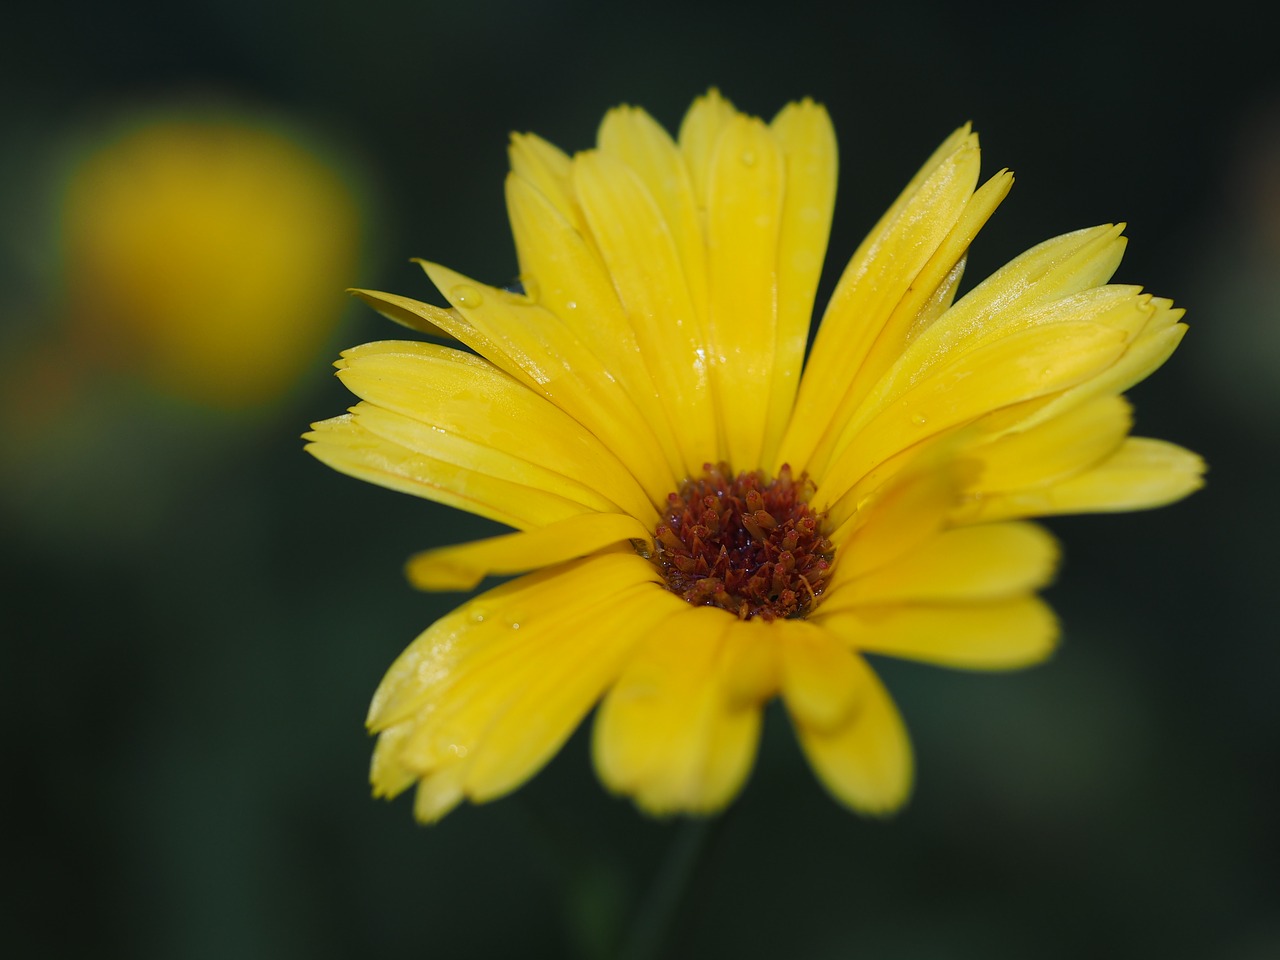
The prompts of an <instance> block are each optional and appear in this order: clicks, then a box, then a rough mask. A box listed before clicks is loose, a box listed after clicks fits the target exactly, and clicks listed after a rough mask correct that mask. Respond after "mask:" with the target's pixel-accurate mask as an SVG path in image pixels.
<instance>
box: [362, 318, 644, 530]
mask: <svg viewBox="0 0 1280 960" xmlns="http://www.w3.org/2000/svg"><path fill="white" fill-rule="evenodd" d="M338 366H339V373H338V376H339V378H340V379H341V380H342V382H343V383H344V384H345V385H346V386H347V387H348V389H350V390H351V392H352V393H354V394H356V396H358V397H361V398H363V399H364V400H366V401H368V402H369V403H371V404H373V405H375V406H377V407H379V408H382V411H371V410H368V409H366V408H364V407H359V408H357V416H356V419H357V421H359V422H360V423H361V424H362V425H363V426H364V427H366V428H367V429H369V430H371V431H374V432H377V433H379V434H380V435H382V436H385V437H386V438H388V439H391V440H394V441H395V442H397V443H399V444H400V445H402V446H404V447H406V448H408V449H411V450H415V451H417V452H418V453H422V454H426V455H429V456H433V457H435V458H437V459H441V460H446V461H448V462H451V463H455V464H458V465H459V466H464V467H469V468H470V469H472V470H477V471H483V472H488V473H490V474H492V475H494V476H500V477H505V478H507V479H511V480H516V481H518V482H521V483H525V484H528V485H535V486H540V487H541V488H542V489H545V490H547V491H549V492H553V493H557V494H558V495H560V496H563V497H565V498H566V499H571V500H574V501H575V502H579V503H582V504H584V505H586V506H590V507H592V508H593V509H596V510H601V511H602V512H614V511H615V510H621V511H623V512H628V513H631V514H632V515H633V516H636V517H637V518H639V519H642V520H643V521H644V523H645V524H646V525H652V524H653V523H656V521H657V514H656V512H655V511H654V510H653V507H652V505H651V502H650V500H649V498H648V496H647V495H646V494H645V491H644V490H643V489H642V488H641V487H640V485H639V484H638V483H637V482H636V479H635V477H634V476H633V475H632V474H631V473H630V472H628V471H627V469H626V468H625V467H624V466H623V465H622V464H621V463H619V462H618V459H617V457H616V456H614V454H613V452H612V451H611V450H610V449H609V448H607V447H606V446H605V445H604V444H602V443H601V442H600V441H599V440H598V439H597V438H596V437H595V436H594V435H592V434H591V433H590V432H588V431H587V430H586V429H585V428H584V427H583V426H582V425H581V424H580V423H578V422H576V421H574V420H573V419H572V418H570V417H569V416H568V415H566V414H565V413H564V412H563V411H562V410H560V409H558V408H557V407H556V406H555V404H553V403H551V402H549V401H548V400H546V399H545V398H543V397H541V396H539V395H538V394H536V393H534V392H532V391H530V390H529V389H527V388H526V387H524V386H523V385H522V384H520V383H518V382H516V381H515V380H513V379H512V378H511V377H509V376H507V375H506V374H504V373H502V372H501V371H499V370H497V369H495V368H494V367H493V366H492V365H491V364H489V363H487V362H486V361H484V360H482V359H481V358H479V357H475V356H472V355H471V354H467V353H463V352H461V351H458V350H452V349H449V348H447V347H442V346H438V345H435V344H429V343H413V342H403V341H398V342H381V343H370V344H365V345H364V346H360V347H356V348H354V349H351V350H347V351H345V352H344V353H343V355H342V360H341V361H339V363H338ZM383 411H385V412H383ZM388 414H394V415H395V416H394V417H390V416H388ZM504 470H505V471H506V472H503V471H504ZM535 476H536V477H538V478H541V479H535Z"/></svg>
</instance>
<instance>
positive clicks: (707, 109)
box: [679, 87, 738, 209]
mask: <svg viewBox="0 0 1280 960" xmlns="http://www.w3.org/2000/svg"><path fill="white" fill-rule="evenodd" d="M736 116H738V112H737V111H736V110H734V108H733V104H731V103H730V102H729V101H728V100H726V99H725V98H724V97H722V96H721V95H720V91H719V90H716V89H715V88H714V87H713V88H712V89H711V90H709V91H707V93H706V95H705V96H701V97H699V98H698V99H697V100H695V101H693V105H692V106H691V107H689V110H688V112H687V113H685V115H684V120H683V121H682V122H681V124H680V138H679V139H680V152H681V153H682V154H683V155H684V160H685V164H686V165H687V166H688V169H689V174H690V179H692V181H693V188H694V191H695V193H696V195H697V198H698V205H699V206H700V207H702V208H703V209H705V208H706V206H707V195H708V193H709V190H708V184H709V183H710V181H711V158H712V156H713V155H714V154H715V149H716V144H717V143H718V142H719V140H720V134H721V133H722V132H723V130H724V128H725V126H726V125H727V124H728V123H729V121H731V120H732V119H733V118H734V117H736Z"/></svg>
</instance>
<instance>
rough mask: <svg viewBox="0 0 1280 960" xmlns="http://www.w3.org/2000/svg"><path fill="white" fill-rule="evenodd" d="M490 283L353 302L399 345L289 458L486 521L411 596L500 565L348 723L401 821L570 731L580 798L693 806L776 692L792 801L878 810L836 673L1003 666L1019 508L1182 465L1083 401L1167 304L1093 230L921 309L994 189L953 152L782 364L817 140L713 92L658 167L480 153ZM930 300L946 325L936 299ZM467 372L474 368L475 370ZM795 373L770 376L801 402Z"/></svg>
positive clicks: (1044, 648)
mask: <svg viewBox="0 0 1280 960" xmlns="http://www.w3.org/2000/svg"><path fill="white" fill-rule="evenodd" d="M511 167H512V169H511V174H510V175H509V177H508V179H507V204H508V208H509V211H510V216H511V223H512V228H513V230H514V234H515V241H516V247H517V251H518V254H519V260H520V273H521V280H522V282H523V287H524V292H523V293H514V292H510V291H507V290H503V289H499V288H496V287H492V286H486V285H485V284H483V283H480V282H479V281H476V280H471V279H468V278H467V277H464V276H461V275H459V274H457V273H454V272H453V271H451V270H449V269H447V268H445V267H442V266H439V265H437V264H434V263H424V264H423V267H424V269H425V270H426V273H427V275H428V277H430V279H431V280H432V282H433V283H434V284H435V285H436V286H437V287H438V288H439V289H440V291H442V292H443V294H444V296H445V297H446V298H447V299H448V301H449V303H450V304H451V307H450V308H448V309H442V308H439V307H434V306H430V305H428V304H425V303H421V302H418V301H416V300H411V299H408V298H406V297H401V296H396V295H393V294H386V293H376V292H372V291H358V293H359V295H360V296H361V297H362V298H363V299H365V300H366V301H368V302H369V303H371V304H372V305H374V306H375V307H376V308H377V309H379V310H380V311H381V312H383V313H384V314H386V315H387V316H389V317H390V318H392V319H394V320H397V321H399V322H401V323H403V324H405V325H408V326H410V327H417V328H418V329H420V330H422V331H424V332H427V333H429V334H432V335H436V336H445V337H452V338H455V339H456V340H457V341H459V342H460V343H461V344H463V345H465V346H466V347H469V348H470V349H471V350H473V351H474V353H471V352H466V351H463V350H460V349H455V348H454V347H449V346H438V345H435V344H430V343H423V342H394V341H393V342H382V343H372V344H366V345H365V346H362V347H357V348H355V349H353V350H349V351H347V352H346V353H344V354H343V358H342V360H341V361H340V362H339V363H338V367H339V376H340V377H341V379H342V381H343V382H344V383H345V384H346V385H347V386H348V387H349V388H350V389H351V390H352V391H353V392H354V393H355V394H356V395H357V396H359V397H360V398H361V402H360V403H358V404H357V405H356V406H355V407H354V408H352V410H351V412H350V413H349V414H347V415H344V416H341V417H337V418H334V419H331V420H326V421H323V422H321V423H317V424H315V425H314V427H313V430H312V432H311V433H309V434H308V435H307V438H308V439H309V440H310V445H309V448H308V449H309V450H310V452H311V453H313V454H314V455H315V456H316V457H318V458H319V459H321V460H322V461H324V462H326V463H328V464H330V465H331V466H333V467H335V468H337V469H339V470H342V471H344V472H347V473H349V474H351V475H353V476H356V477H360V478H363V479H366V480H371V481H373V482H375V483H379V484H382V485H384V486H387V487H391V488H393V489H397V490H403V491H406V492H409V493H413V494H416V495H418V496H422V497H426V498H428V499H431V500H435V501H438V502H441V503H445V504H451V505H453V506H457V507H461V508H462V509H465V510H469V511H471V512H473V513H476V514H479V515H481V516H484V517H489V518H491V519H493V520H497V521H500V522H502V523H504V524H509V525H510V526H512V527H515V528H516V529H517V531H518V532H515V533H512V534H507V535H504V536H500V537H496V538H493V539H489V540H484V541H479V542H476V543H471V544H464V545H461V546H454V547H445V548H440V549H434V550H429V551H427V552H426V553H423V554H419V555H418V556H416V557H414V558H412V559H411V560H410V562H409V566H408V574H409V577H410V579H411V580H412V582H413V583H415V584H416V585H417V586H419V587H422V588H425V589H469V588H471V587H473V586H475V585H476V584H477V583H478V582H479V581H480V580H481V579H482V578H483V577H484V576H485V575H488V574H513V573H521V572H525V571H535V572H532V573H528V574H527V575H525V576H522V577H520V578H518V579H515V580H514V581H511V582H508V583H505V584H503V585H502V586H499V587H497V588H496V589H493V590H490V591H488V592H486V593H483V594H481V595H479V596H478V597H476V598H475V599H472V600H470V601H468V602H466V603H464V604H463V605H462V606H461V607H459V608H458V609H457V610H456V611H455V612H453V613H451V614H449V615H448V616H446V617H444V618H443V619H441V620H440V621H438V622H437V623H435V624H434V625H433V626H431V627H430V628H429V629H427V630H426V632H424V633H423V634H422V635H421V636H420V637H418V639H417V640H415V641H414V642H413V644H412V645H411V646H410V647H409V648H408V649H407V650H406V651H405V652H404V654H402V656H401V657H400V658H399V659H398V660H397V661H396V663H395V664H394V665H393V666H392V667H391V669H390V671H389V673H388V674H387V676H386V678H385V680H384V681H383V683H382V685H381V687H380V688H379V690H378V692H377V694H376V695H375V697H374V700H373V704H372V707H371V709H370V714H369V726H370V728H371V729H372V730H373V731H376V732H377V733H378V734H379V740H378V744H377V748H376V750H375V753H374V759H373V771H372V780H373V784H374V788H375V792H376V793H378V794H380V795H385V796H392V795H395V794H397V793H399V792H401V791H403V790H404V789H406V788H407V787H409V786H413V785H415V784H416V785H417V800H416V805H415V811H416V814H417V816H418V817H419V818H420V819H422V820H426V821H433V820H436V819H438V818H439V817H441V816H443V815H444V814H445V813H446V812H448V811H449V810H450V809H452V808H453V807H454V806H455V805H456V804H458V803H459V802H460V801H461V800H462V799H464V798H467V799H470V800H472V801H476V802H483V801H486V800H491V799H493V798H495V797H499V796H502V795H503V794H505V793H507V792H509V791H511V790H513V789H515V788H516V787H518V786H519V785H520V784H522V783H523V782H524V781H525V780H527V779H528V778H529V777H530V776H532V775H533V774H534V773H535V772H537V770H538V769H539V768H541V767H542V765H543V764H544V763H546V762H547V760H548V759H549V758H550V757H551V756H552V755H553V754H554V753H555V752H556V751H557V750H558V749H559V747H560V746H561V744H562V743H563V742H564V741H565V739H566V738H567V737H568V736H569V734H570V733H571V732H572V731H573V730H574V728H575V727H576V726H577V725H578V724H579V723H580V722H581V721H582V719H583V718H584V717H585V716H586V715H587V713H588V712H589V711H590V710H591V709H592V708H593V707H595V706H596V705H597V703H599V704H600V708H599V711H598V713H597V716H596V720H595V726H594V754H595V762H596V767H597V770H598V772H599V774H600V776H601V778H602V779H603V781H604V782H605V784H606V785H607V786H608V787H609V788H611V789H612V790H614V791H616V792H619V793H622V794H625V795H629V796H631V797H633V798H634V799H635V801H636V802H637V803H638V804H639V805H640V806H641V807H642V808H643V809H645V810H647V811H650V812H653V813H659V814H662V813H670V812H693V813H702V812H708V811H714V810H716V809H717V808H720V807H722V806H723V805H724V804H726V803H727V802H728V801H729V800H730V799H731V798H732V797H733V796H734V795H735V794H736V792H737V791H738V790H739V788H740V787H741V785H742V783H743V781H744V779H745V778H746V776H747V774H748V772H749V770H750V767H751V765H752V762H753V759H754V756H755V752H756V746H757V740H758V736H759V731H760V722H761V709H762V707H763V705H764V704H765V703H766V702H768V701H769V700H771V699H772V698H773V697H775V696H781V698H782V700H783V701H784V703H785V705H786V708H787V710H788V712H789V714H790V717H791V720H792V723H793V725H794V727H795V730H796V734H797V736H798V738H799V740H800V744H801V746H802V748H803V749H804V752H805V753H806V755H807V756H808V759H809V761H810V763H811V765H812V766H813V769H814V770H815V771H816V773H817V775H818V777H819V778H820V780H821V781H822V783H823V784H824V785H825V786H826V788H827V789H828V790H829V791H830V793H831V794H832V795H833V796H834V797H835V798H836V799H837V800H839V801H840V802H842V803H844V804H846V805H848V806H849V807H851V808H853V809H855V810H859V811H863V812H866V813H872V814H880V813H887V812H890V811H892V810H894V809H895V808H897V807H898V806H900V805H901V804H902V803H903V801H904V800H905V798H906V797H907V795H908V792H909V790H910V786H911V780H912V761H911V750H910V746H909V743H908V740H907V736H906V733H905V731H904V728H903V724H902V721H901V719H900V718H899V715H898V712H897V710H896V709H895V707H894V704H893V702H892V700H891V699H890V697H889V696H888V694H887V693H886V691H885V689H884V687H883V686H882V684H881V683H880V681H879V680H878V679H877V677H876V675H875V673H874V672H873V671H872V669H871V668H870V667H869V666H868V663H867V661H866V659H865V656H864V655H865V654H883V655H888V656H895V657H906V658H911V659H916V660H923V661H928V662H931V663H936V664H943V665H946V666H952V667H959V668H970V669H1006V668H1013V667H1020V666H1023V665H1026V664H1030V663H1034V662H1036V661H1038V660H1041V659H1042V658H1044V657H1045V656H1046V655H1047V654H1048V653H1049V652H1050V651H1051V649H1052V648H1053V645H1054V642H1055V638H1056V634H1057V629H1056V625H1055V621H1054V618H1053V616H1052V614H1051V612H1050V611H1049V610H1048V608H1047V607H1046V606H1045V605H1044V604H1043V603H1042V602H1041V601H1040V600H1039V599H1038V598H1036V597H1035V596H1034V592H1035V591H1036V590H1037V589H1038V588H1040V587H1042V586H1043V585H1044V584H1045V583H1046V582H1047V581H1048V580H1049V579H1050V577H1051V575H1052V572H1053V567H1054V563H1055V558H1056V552H1057V551H1056V547H1055V544H1054V542H1053V540H1052V539H1051V537H1050V536H1049V535H1048V534H1047V533H1046V532H1044V531H1043V530H1042V529H1041V528H1040V527H1038V526H1035V525H1033V524H1030V523H1028V522H1026V520H1025V518H1027V517H1031V516H1036V515H1047V514H1061V513H1075V512H1083V511H1106V510H1129V509H1138V508H1143V507H1152V506H1157V505H1160V504H1165V503H1169V502H1171V501H1174V500H1177V499H1179V498H1180V497H1183V496H1185V495H1187V494H1188V493H1189V492H1191V491H1192V490H1194V489H1196V488H1197V487H1198V486H1199V485H1200V483H1201V479H1200V477H1201V472H1202V464H1201V462H1200V460H1199V458H1198V457H1196V456H1195V455H1194V454H1191V453H1189V452H1187V451H1185V450H1183V449H1181V448H1179V447H1176V446H1173V445H1171V444H1168V443H1163V442H1161V441H1158V440H1149V439H1140V438H1131V437H1129V436H1128V433H1129V427H1130V410H1129V406H1128V404H1127V403H1126V402H1125V401H1124V400H1123V399H1122V398H1121V396H1120V394H1121V393H1122V392H1123V391H1124V390H1125V389H1127V388H1128V387H1129V386H1131V385H1132V384H1134V383H1135V382H1137V381H1139V380H1141V379H1142V378H1144V377H1145V376H1147V375H1148V374H1149V373H1151V372H1152V371H1153V370H1154V369H1155V368H1156V367H1158V366H1159V365H1160V364H1161V363H1163V362H1164V360H1165V359H1166V358H1167V357H1168V356H1169V354H1170V353H1171V352H1172V351H1173V349H1174V347H1175V346H1176V345H1177V343H1178V341H1179V340H1180V338H1181V336H1182V334H1183V331H1184V327H1183V325H1182V324H1181V323H1179V322H1178V321H1179V318H1180V316H1181V313H1182V311H1180V310H1176V309H1174V308H1173V307H1172V305H1171V304H1170V302H1169V301H1167V300H1163V299H1159V298H1156V297H1152V296H1150V295H1147V294H1144V293H1142V292H1141V291H1140V290H1139V288H1137V287H1133V286H1124V285H1112V284H1109V283H1108V280H1109V278H1110V277H1111V275H1112V273H1113V272H1114V270H1115V269H1116V267H1117V265H1118V264H1119V262H1120V257H1121V252H1122V250H1123V248H1124V239H1123V238H1122V237H1121V231H1120V228H1119V227H1114V226H1100V227H1094V228H1091V229H1087V230H1081V231H1079V232H1076V233H1071V234H1067V235H1065V236H1062V237H1058V238H1056V239H1054V240H1049V241H1047V242H1045V243H1043V244H1041V245H1040V246H1037V247H1035V248H1034V249H1032V250H1030V251H1028V252H1027V253H1025V254H1023V255H1022V256H1020V257H1018V258H1017V259H1015V260H1014V261H1012V262H1011V263H1009V264H1008V265H1007V266H1005V267H1003V268H1002V269H1000V270H999V271H997V272H996V273H995V274H994V275H993V276H991V277H990V278H989V279H987V280H986V281H984V282H983V283H981V284H979V285H978V286H977V287H976V288H975V289H973V290H972V291H971V292H970V293H968V294H967V295H966V296H964V297H963V298H961V299H959V300H954V298H955V296H956V289H957V286H958V284H959V282H960V276H961V273H962V270H963V266H964V261H965V254H966V250H967V248H968V246H969V243H970V241H971V240H972V239H973V237H974V236H975V234H976V233H977V232H978V230H979V228H981V227H982V225H983V224H984V222H985V221H986V220H987V218H988V217H989V216H990V215H991V213H992V212H993V211H994V210H995V208H996V206H997V205H998V204H999V203H1000V201H1001V200H1002V199H1003V198H1004V196H1005V195H1006V193H1007V192H1008V190H1009V187H1010V184H1011V182H1012V178H1011V176H1010V174H1009V173H1008V172H1006V171H1002V172H1000V173H998V174H996V175H995V176H994V177H992V178H991V179H989V180H987V181H986V182H985V183H983V184H982V185H981V186H979V185H978V167H979V151H978V141H977V137H976V135H974V134H973V133H972V132H970V130H969V129H968V128H967V127H966V128H962V129H960V130H958V131H956V132H955V133H954V134H953V135H952V136H950V137H949V138H948V139H947V140H946V141H945V142H944V143H943V144H942V146H941V147H939V149H938V150H937V152H936V153H934V155H933V156H931V157H930V158H929V159H928V161H927V162H926V163H925V164H924V166H923V168H922V169H921V170H920V172H919V173H918V174H917V175H916V176H915V178H914V179H913V180H912V181H911V182H910V183H909V184H908V186H907V188H906V189H905V190H904V191H903V193H902V195H901V196H900V197H899V198H898V200H897V201H896V202H895V203H894V205H893V206H892V207H891V208H890V210H889V212H888V213H887V214H885V216H884V217H883V218H882V219H881V221H880V222H879V223H878V224H877V225H876V226H875V228H874V229H873V230H872V232H871V234H870V236H869V237H868V238H867V240H866V241H865V242H864V243H863V244H862V246H861V247H860V248H859V249H858V251H857V252H856V253H855V254H854V256H853V259H852V261H851V262H850V264H849V266H848V267H847V269H846V270H845V272H844V275H843V276H842V277H841V279H840V281H839V284H838V285H837V287H836V289H835V292H834V294H833V295H832V297H831V300H830V303H829V305H828V307H827V309H826V311H825V314H824V316H823V319H822V325H821V327H820V329H819V331H818V334H817V340H816V343H815V345H814V347H813V350H812V352H811V355H810V356H809V358H808V361H807V363H803V358H804V353H805V345H806V339H807V336H808V332H809V325H810V315H811V311H812V308H813V303H814V295H815V289H816V286H817V283H818V277H819V272H820V269H821V265H822V261H823V257H824V254H825V248H826V244H827V236H828V231H829V227H830V220H831V212H832V208H833V204H834V197H835V183H836V144H835V136H834V133H833V131H832V128H831V124H830V121H829V119H828V117H827V114H826V112H825V111H824V110H823V109H822V108H821V107H820V106H817V105H815V104H813V103H812V102H809V101H807V100H806V101H803V102H800V103H793V104H791V105H789V106H787V107H786V108H785V109H784V110H783V111H782V112H781V113H780V114H779V115H778V116H777V117H776V118H775V119H774V120H773V121H772V123H769V124H766V123H763V122H761V121H760V120H758V119H756V118H753V117H748V116H744V115H743V114H740V113H738V112H737V111H736V110H735V109H734V108H733V107H732V106H731V105H730V104H729V103H728V102H727V101H725V100H724V99H723V98H721V97H720V96H719V95H718V94H717V93H715V92H714V91H713V92H712V93H710V94H709V95H707V96H705V97H702V98H700V99H699V100H697V101H696V102H695V103H694V104H693V106H692V108H691V109H690V110H689V112H688V114H687V115H686V117H685V119H684V122H683V125H682V126H681V129H680V133H679V137H678V139H677V140H674V141H673V140H672V139H671V138H670V137H669V136H668V135H667V133H666V132H665V131H663V130H662V129H661V128H660V127H659V126H658V125H657V124H656V123H655V122H654V121H653V120H652V119H651V118H650V117H649V116H648V115H647V114H646V113H644V112H643V111H641V110H638V109H634V108H631V107H620V108H618V109H615V110H613V111H611V112H610V113H609V114H608V115H607V116H606V117H605V119H604V122H603V124H602V125H601V128H600V133H599V140H598V146H597V148H596V149H595V150H590V151H586V152H583V153H579V154H577V155H575V156H573V157H569V156H567V155H566V154H564V153H562V152H561V151H559V150H558V149H556V148H555V147H553V146H551V145H550V144H548V143H546V142H545V141H543V140H541V139H539V138H537V137H535V136H532V135H517V136H515V137H514V138H513V140H512V145H511ZM953 301H954V302H953ZM477 354H478V355H477ZM802 363H803V375H802Z"/></svg>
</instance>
